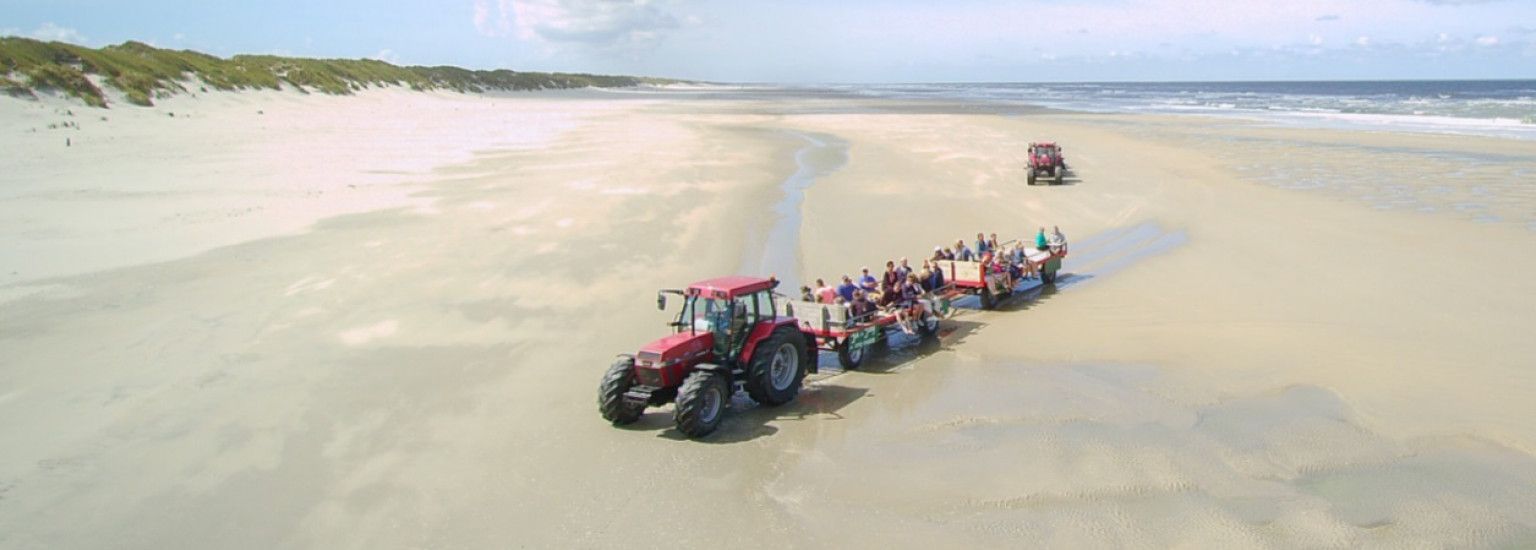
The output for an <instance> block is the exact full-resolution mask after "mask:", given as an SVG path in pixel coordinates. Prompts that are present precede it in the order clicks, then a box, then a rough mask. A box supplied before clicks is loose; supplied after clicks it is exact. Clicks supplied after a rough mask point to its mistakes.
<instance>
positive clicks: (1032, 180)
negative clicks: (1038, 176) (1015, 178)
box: [1029, 166, 1035, 185]
mask: <svg viewBox="0 0 1536 550" xmlns="http://www.w3.org/2000/svg"><path fill="white" fill-rule="evenodd" d="M1029 184H1030V185H1034V184H1035V167H1033V166H1031V167H1029Z"/></svg>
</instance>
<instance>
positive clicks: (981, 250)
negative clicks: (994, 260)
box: [976, 233, 995, 254]
mask: <svg viewBox="0 0 1536 550" xmlns="http://www.w3.org/2000/svg"><path fill="white" fill-rule="evenodd" d="M988 252H995V250H993V249H992V243H989V242H987V236H986V235H983V234H981V233H977V234H976V253H977V254H986V253H988Z"/></svg>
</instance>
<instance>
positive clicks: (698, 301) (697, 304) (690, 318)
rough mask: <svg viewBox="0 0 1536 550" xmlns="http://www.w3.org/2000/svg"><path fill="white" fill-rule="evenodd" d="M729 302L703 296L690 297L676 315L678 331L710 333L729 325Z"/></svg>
mask: <svg viewBox="0 0 1536 550" xmlns="http://www.w3.org/2000/svg"><path fill="white" fill-rule="evenodd" d="M730 314H731V302H730V300H721V299H716V298H705V297H703V296H691V297H689V298H688V302H687V304H686V305H684V306H683V310H682V311H679V312H678V313H677V328H678V330H692V331H694V332H710V331H713V330H715V329H716V328H720V329H724V328H725V327H727V326H729V325H730Z"/></svg>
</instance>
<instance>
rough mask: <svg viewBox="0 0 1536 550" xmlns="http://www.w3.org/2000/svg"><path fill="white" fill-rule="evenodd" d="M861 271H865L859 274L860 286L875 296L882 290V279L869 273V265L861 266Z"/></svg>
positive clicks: (865, 291)
mask: <svg viewBox="0 0 1536 550" xmlns="http://www.w3.org/2000/svg"><path fill="white" fill-rule="evenodd" d="M859 272H860V273H863V275H860V276H859V288H862V289H864V293H866V294H870V296H871V297H872V298H873V297H874V296H875V295H877V294H878V293H879V292H880V280H879V279H876V278H875V276H874V275H870V274H869V268H868V267H863V268H860V269H859Z"/></svg>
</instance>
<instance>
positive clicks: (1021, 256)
mask: <svg viewBox="0 0 1536 550" xmlns="http://www.w3.org/2000/svg"><path fill="white" fill-rule="evenodd" d="M1052 229H1053V231H1052V232H1051V234H1050V235H1047V234H1046V232H1045V228H1044V227H1041V228H1040V231H1039V233H1037V234H1036V235H1035V247H1036V248H1037V249H1039V250H1047V249H1050V248H1052V247H1065V246H1066V244H1067V238H1066V236H1065V235H1063V234H1062V233H1061V229H1060V228H1056V227H1053V228H1052ZM1012 243H1013V241H1009V242H1007V243H1004V242H999V241H998V240H997V233H992V234H991V236H990V237H989V236H987V235H986V234H984V233H977V234H976V246H975V248H974V249H973V248H971V247H968V246H966V243H965V239H957V240H955V245H954V246H953V247H945V246H942V245H941V246H935V247H933V257H931V258H929V259H926V260H923V265H922V268H921V269H917V270H914V269H913V268H912V266H911V264H909V263H908V261H907V259H906V258H902V259H901V260H900V262H899V263H898V262H897V261H896V260H887V261H886V262H885V273H883V274H881V276H880V277H879V278H876V277H875V276H873V275H871V274H870V273H869V268H868V267H864V268H862V269H860V270H859V273H860V275H859V277H858V279H857V280H855V279H854V278H853V277H851V276H849V275H846V274H845V275H843V278H842V284H840V285H837V286H835V287H834V286H832V285H829V284H827V282H826V280H825V279H816V286H815V287H814V288H813V287H810V286H802V287H800V298H801V299H802V300H804V301H807V302H817V303H823V304H839V305H846V306H848V310H849V314H850V317H851V318H852V319H854V320H855V322H863V321H866V320H868V319H870V318H871V317H873V316H874V315H875V314H876V313H877V312H879V311H886V312H890V311H893V310H894V312H895V314H896V317H897V321H898V322H899V323H900V326H901V327H902V330H904V331H906V332H909V333H910V332H912V331H911V329H910V327H909V325H910V323H908V322H907V321H908V320H909V318H916V316H918V315H921V314H922V304H921V301H920V300H921V299H922V298H923V297H925V296H928V295H929V294H931V293H933V292H935V291H938V290H939V289H942V288H944V286H945V280H944V270H943V269H942V268H940V267H939V265H940V264H939V262H941V261H945V260H956V261H963V262H981V263H982V264H983V265H984V266H987V267H988V268H989V269H1005V270H1007V272H1008V273H1009V275H1010V277H1011V280H1018V279H1030V278H1037V277H1039V274H1038V273H1036V272H1035V266H1034V264H1033V263H1031V262H1030V261H1029V260H1028V259H1027V258H1026V257H1025V251H1024V248H1023V246H1008V245H1010V244H1012ZM1005 266H1006V267H1005Z"/></svg>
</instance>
